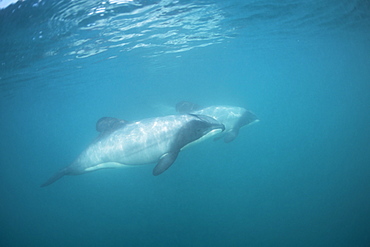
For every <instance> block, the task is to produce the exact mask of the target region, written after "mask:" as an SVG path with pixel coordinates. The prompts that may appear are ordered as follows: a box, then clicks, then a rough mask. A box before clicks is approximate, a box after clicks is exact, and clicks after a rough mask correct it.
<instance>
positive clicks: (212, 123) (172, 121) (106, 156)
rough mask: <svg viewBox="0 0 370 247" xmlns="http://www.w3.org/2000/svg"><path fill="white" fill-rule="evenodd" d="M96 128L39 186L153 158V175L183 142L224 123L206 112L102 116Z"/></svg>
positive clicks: (169, 161)
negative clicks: (136, 118) (85, 143)
mask: <svg viewBox="0 0 370 247" xmlns="http://www.w3.org/2000/svg"><path fill="white" fill-rule="evenodd" d="M96 129H97V130H98V131H99V132H101V133H100V135H99V136H98V137H97V138H96V139H95V141H93V142H92V143H91V144H90V145H89V146H88V147H87V148H86V149H85V150H84V151H83V152H82V153H81V154H80V155H79V156H78V157H77V159H76V160H75V161H74V162H73V163H72V164H71V165H69V166H67V167H65V168H63V169H61V170H59V171H58V172H57V173H56V174H55V175H54V176H52V177H51V178H49V179H48V180H47V181H46V182H45V183H43V184H42V185H41V187H45V186H47V185H50V184H52V183H54V182H55V181H57V180H58V179H60V178H61V177H63V176H64V175H79V174H83V173H86V172H90V171H95V170H99V169H103V168H118V167H123V166H136V165H141V164H150V163H155V162H157V165H156V166H155V167H154V169H153V175H154V176H157V175H159V174H161V173H163V172H164V171H165V170H167V169H168V168H169V167H170V166H171V165H172V164H173V163H174V161H175V160H176V158H177V156H178V154H179V152H180V150H181V149H183V148H184V147H185V146H187V145H188V144H190V143H192V142H194V141H196V140H198V139H200V138H201V137H202V136H204V135H206V134H208V133H210V132H213V131H215V132H220V131H223V130H224V129H225V126H224V125H223V124H221V123H219V122H218V121H217V120H215V119H213V118H211V117H209V116H203V115H195V114H186V115H170V116H164V117H157V118H149V119H144V120H141V121H137V122H133V123H129V122H127V121H124V120H120V119H116V118H110V117H104V118H101V119H100V120H98V122H97V124H96Z"/></svg>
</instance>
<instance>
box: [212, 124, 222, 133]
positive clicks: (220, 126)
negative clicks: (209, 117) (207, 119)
mask: <svg viewBox="0 0 370 247" xmlns="http://www.w3.org/2000/svg"><path fill="white" fill-rule="evenodd" d="M212 129H220V130H221V132H223V131H224V130H225V125H223V124H222V123H217V124H213V128H212Z"/></svg>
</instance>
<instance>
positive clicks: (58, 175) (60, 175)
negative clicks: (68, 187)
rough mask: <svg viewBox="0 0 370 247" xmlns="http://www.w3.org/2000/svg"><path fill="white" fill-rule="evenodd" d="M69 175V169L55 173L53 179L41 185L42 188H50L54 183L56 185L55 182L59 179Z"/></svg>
mask: <svg viewBox="0 0 370 247" xmlns="http://www.w3.org/2000/svg"><path fill="white" fill-rule="evenodd" d="M66 174H67V168H63V169H62V170H60V171H59V172H57V173H55V174H54V175H53V176H52V177H51V178H49V179H48V180H47V181H46V182H45V183H43V184H41V186H40V187H45V186H48V185H50V184H52V183H54V182H55V181H57V180H58V179H60V178H61V177H63V176H64V175H66Z"/></svg>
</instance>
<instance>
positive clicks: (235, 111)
mask: <svg viewBox="0 0 370 247" xmlns="http://www.w3.org/2000/svg"><path fill="white" fill-rule="evenodd" d="M176 111H178V112H179V113H181V114H184V113H191V114H200V115H206V116H209V117H212V118H214V119H216V120H217V121H219V122H220V123H222V124H223V125H224V126H225V131H223V132H222V133H214V132H213V133H208V134H207V136H206V137H207V138H209V137H212V136H215V140H219V139H221V138H223V139H224V142H226V143H228V142H231V141H233V140H234V139H235V138H236V137H237V136H238V134H239V130H240V128H242V127H243V126H246V125H250V124H252V123H255V122H258V121H259V119H258V118H257V116H256V115H255V114H254V113H253V112H251V111H248V110H247V109H245V108H243V107H236V106H209V107H205V108H203V107H201V106H199V105H197V104H194V103H191V102H188V101H182V102H179V103H178V104H177V105H176ZM203 139H206V138H202V140H203Z"/></svg>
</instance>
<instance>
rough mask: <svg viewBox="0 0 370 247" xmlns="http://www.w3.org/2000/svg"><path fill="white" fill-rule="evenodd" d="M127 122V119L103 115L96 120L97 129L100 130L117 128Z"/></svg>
mask: <svg viewBox="0 0 370 247" xmlns="http://www.w3.org/2000/svg"><path fill="white" fill-rule="evenodd" d="M125 124H127V121H125V120H121V119H118V118H114V117H102V118H100V119H99V120H98V121H97V122H96V130H97V131H98V132H105V131H111V130H114V129H117V128H119V127H122V126H123V125H125Z"/></svg>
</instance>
